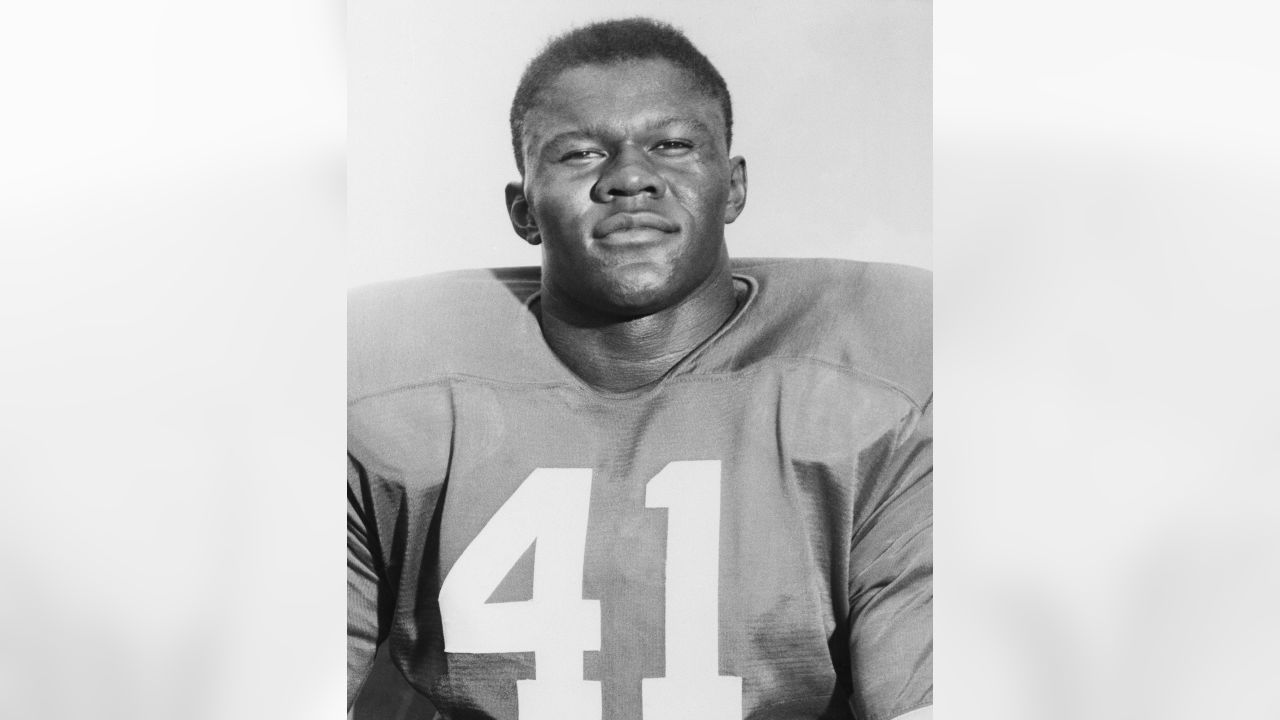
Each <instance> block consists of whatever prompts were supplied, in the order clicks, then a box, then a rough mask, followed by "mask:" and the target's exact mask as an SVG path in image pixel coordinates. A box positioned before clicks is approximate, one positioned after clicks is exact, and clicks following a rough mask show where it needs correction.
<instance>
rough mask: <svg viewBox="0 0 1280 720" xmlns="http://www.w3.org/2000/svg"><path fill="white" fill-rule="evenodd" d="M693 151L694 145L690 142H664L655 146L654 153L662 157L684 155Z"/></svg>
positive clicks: (673, 140) (672, 140) (674, 140)
mask: <svg viewBox="0 0 1280 720" xmlns="http://www.w3.org/2000/svg"><path fill="white" fill-rule="evenodd" d="M692 149H693V143H691V142H689V141H688V140H676V139H670V140H663V141H662V142H660V143H657V144H656V145H654V146H653V151H654V152H656V153H659V154H661V155H683V154H685V153H686V152H688V151H690V150H692Z"/></svg>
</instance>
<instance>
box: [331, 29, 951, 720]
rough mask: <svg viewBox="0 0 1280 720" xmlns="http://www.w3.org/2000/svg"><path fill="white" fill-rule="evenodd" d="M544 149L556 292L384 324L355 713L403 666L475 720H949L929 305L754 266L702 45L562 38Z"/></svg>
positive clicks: (460, 287) (537, 169)
mask: <svg viewBox="0 0 1280 720" xmlns="http://www.w3.org/2000/svg"><path fill="white" fill-rule="evenodd" d="M511 128H512V141H513V147H514V151H515V158H516V163H517V167H518V169H519V171H520V177H521V180H520V181H519V182H514V183H511V184H510V185H508V186H507V188H506V200H507V208H508V210H509V215H510V218H511V222H512V226H513V227H514V229H515V232H516V234H517V235H519V236H520V237H521V238H523V239H524V240H525V241H526V242H529V243H532V244H535V245H538V246H539V247H540V248H541V252H542V266H541V267H540V268H517V269H507V270H494V271H466V272H458V273H451V274H447V275H443V276H436V277H429V278H423V279H417V280H411V281H401V282H394V283H389V284H384V285H380V286H374V287H371V288H367V289H364V290H361V291H357V292H355V293H353V295H352V300H351V306H350V313H349V316H350V321H351V330H350V340H351V349H350V359H349V367H350V379H349V448H348V456H349V461H348V499H349V510H348V543H349V559H348V565H349V580H348V587H349V593H350V595H349V621H348V633H349V649H348V653H349V660H348V671H349V679H348V705H349V706H350V704H351V703H352V702H353V701H354V699H355V697H356V695H357V694H358V693H359V691H360V688H361V686H362V684H363V683H364V680H365V678H366V677H367V674H368V672H369V668H370V665H371V663H372V660H373V658H374V654H375V652H376V649H377V647H378V646H379V644H381V643H388V644H389V650H390V656H391V658H392V661H393V662H394V663H395V664H396V665H397V666H398V667H399V669H400V670H401V672H402V673H403V674H404V676H405V678H406V679H407V680H408V681H409V683H410V684H411V685H413V687H414V688H416V689H417V690H418V691H419V692H421V693H422V694H423V695H425V696H427V697H428V698H429V699H430V700H431V702H432V703H433V705H434V706H435V707H436V709H437V710H438V712H439V713H440V714H441V715H442V716H443V717H446V718H503V719H509V720H550V719H551V718H556V719H558V720H606V719H618V720H623V719H626V720H680V719H687V720H694V719H695V718H696V719H697V720H739V719H741V718H747V717H750V718H759V719H761V720H766V719H768V720H773V719H782V718H859V719H861V720H890V719H891V718H907V717H910V718H916V717H925V716H927V715H928V714H929V713H930V712H931V711H930V707H931V705H932V699H933V690H932V687H933V682H932V598H933V591H932V545H931V538H932V531H931V528H932V501H931V481H932V459H931V457H932V456H931V427H932V426H931V417H932V410H931V408H932V389H931V387H932V385H931V324H930V312H931V308H930V304H931V300H930V297H931V296H930V289H929V277H928V274H927V273H925V272H924V271H920V270H914V269H909V268H905V267H897V266H886V265H873V264H865V263H856V262H848V261H831V260H733V261H731V260H730V259H729V256H728V253H727V251H726V247H725V226H726V225H727V224H729V223H732V222H733V221H734V219H735V218H737V217H738V215H739V214H740V213H741V212H742V210H743V207H744V206H745V204H746V199H747V170H746V163H745V161H744V160H743V158H741V157H736V156H733V155H731V153H730V146H731V140H732V111H731V106H730V99H729V93H728V90H727V88H726V87H725V83H724V80H723V79H722V78H721V76H720V74H719V72H717V71H716V69H715V68H714V67H713V66H712V65H711V63H710V62H709V61H708V60H707V59H706V58H705V57H704V56H703V55H702V54H701V53H700V52H699V51H698V50H697V49H695V48H694V46H693V45H692V44H690V42H689V41H688V40H687V39H686V38H685V37H684V36H683V35H682V34H681V33H679V32H678V31H677V30H675V29H673V28H671V27H670V26H667V25H664V24H661V23H658V22H654V21H650V20H644V19H634V20H623V21H610V22H604V23H598V24H594V25H590V26H587V27H583V28H580V29H576V30H573V31H572V32H569V33H568V34H566V35H564V36H561V37H560V38H557V39H555V40H554V41H553V42H552V43H551V44H550V45H549V46H548V47H547V48H546V49H545V50H544V51H543V52H542V53H541V54H540V55H539V56H538V57H537V58H535V59H534V60H533V62H532V63H531V64H530V65H529V67H528V69H527V70H526V72H525V74H524V76H523V78H522V80H521V82H520V85H519V88H518V90H517V92H516V96H515V101H514V103H513V105H512V110H511Z"/></svg>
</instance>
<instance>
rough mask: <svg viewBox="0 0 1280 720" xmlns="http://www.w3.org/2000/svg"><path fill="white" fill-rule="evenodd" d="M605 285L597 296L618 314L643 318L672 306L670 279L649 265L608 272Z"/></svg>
mask: <svg viewBox="0 0 1280 720" xmlns="http://www.w3.org/2000/svg"><path fill="white" fill-rule="evenodd" d="M608 282H609V285H608V286H607V287H605V288H601V289H602V290H603V292H602V293H601V295H602V296H603V297H604V298H607V301H608V304H609V305H610V306H611V308H610V309H611V310H613V311H614V312H617V313H618V314H620V315H631V316H638V315H647V314H650V313H655V312H658V311H659V310H664V309H666V308H667V307H669V306H671V305H674V304H675V302H674V301H673V300H672V296H673V295H675V294H676V292H675V288H674V278H672V277H671V275H670V274H669V273H666V272H662V271H661V270H660V269H659V268H656V267H653V266H649V265H644V266H641V267H635V266H632V267H628V268H623V269H622V271H621V272H614V273H611V274H610V278H609V281H608Z"/></svg>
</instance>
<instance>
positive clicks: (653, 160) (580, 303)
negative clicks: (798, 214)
mask: <svg viewBox="0 0 1280 720" xmlns="http://www.w3.org/2000/svg"><path fill="white" fill-rule="evenodd" d="M524 152H525V175H524V182H523V185H521V184H516V183H513V184H512V185H511V186H509V187H508V189H507V203H508V208H509V209H510V211H511V217H512V222H513V223H514V224H515V226H516V230H517V232H518V233H520V234H521V235H522V236H523V237H525V239H527V240H529V241H530V242H534V243H538V242H540V243H541V244H542V258H543V262H542V270H543V286H544V288H545V289H546V292H548V293H550V294H552V295H554V296H555V298H556V299H557V300H558V301H560V302H566V303H571V304H573V305H574V306H576V307H578V308H579V309H581V310H586V311H589V312H594V313H601V312H603V313H605V314H609V315H621V316H636V315H644V314H649V313H653V312H657V311H659V310H663V309H666V308H668V307H672V306H674V305H677V304H679V303H680V302H681V301H682V300H684V299H685V298H687V297H689V295H690V294H691V293H693V292H694V291H695V290H697V289H698V288H699V287H700V286H701V285H702V284H703V283H704V282H707V281H708V279H709V278H710V277H711V276H713V275H714V274H715V273H717V272H723V271H725V268H726V265H725V261H726V260H727V255H726V253H725V249H724V226H725V224H726V223H730V222H733V220H734V219H735V218H737V216H738V214H739V213H740V212H741V211H742V207H743V205H744V204H745V202H746V167H745V162H744V161H743V160H742V158H730V157H729V155H728V149H727V147H726V146H725V128H724V118H723V116H722V113H721V110H720V106H719V104H718V103H717V102H716V101H715V100H714V99H712V98H711V97H709V96H708V95H707V94H706V93H704V92H702V91H700V90H699V89H698V88H697V87H696V86H695V85H694V84H693V82H692V81H691V79H690V77H689V76H688V75H687V74H686V72H685V71H684V70H681V69H680V68H678V67H677V66H675V65H673V64H671V63H670V62H668V61H666V60H641V61H628V62H623V63H617V64H611V65H587V66H582V67H578V68H573V69H570V70H567V71H565V72H563V73H561V74H560V76H559V77H558V78H557V79H556V80H555V81H554V82H553V83H552V84H551V85H550V86H549V87H548V88H546V89H545V90H544V91H543V92H542V93H541V94H540V95H539V99H538V102H537V104H536V105H535V106H534V107H533V108H532V109H531V110H530V111H529V113H528V115H527V116H526V119H525V137H524Z"/></svg>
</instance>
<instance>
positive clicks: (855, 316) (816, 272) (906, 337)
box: [734, 259, 933, 406]
mask: <svg viewBox="0 0 1280 720" xmlns="http://www.w3.org/2000/svg"><path fill="white" fill-rule="evenodd" d="M734 271H735V273H737V274H739V275H742V276H745V277H748V278H750V279H751V280H753V281H754V282H755V283H756V285H757V291H756V293H757V296H756V298H755V301H754V303H755V304H756V305H757V307H756V308H755V309H754V311H753V313H752V315H754V316H755V324H756V325H757V327H756V332H758V333H761V334H763V335H765V336H767V337H769V338H770V339H771V342H772V348H771V350H770V352H771V354H773V355H778V354H785V355H789V356H793V357H799V358H807V359H811V360H814V361H818V362H823V363H828V364H832V365H836V366H840V367H844V368H848V369H849V370H852V371H856V372H860V373H864V374H867V375H870V376H873V377H875V378H878V379H880V380H882V381H884V382H886V383H888V384H890V385H893V386H895V387H897V388H898V389H900V390H901V391H903V392H904V393H906V394H907V395H908V396H910V397H911V398H912V400H913V401H914V402H915V403H916V404H917V405H921V406H923V405H925V404H927V403H928V401H929V398H930V397H931V396H932V392H933V275H932V273H930V272H929V271H927V270H922V269H919V268H913V267H907V266H905V265H891V264H886V263H866V262H854V261H850V260H826V259H813V260H810V259H803V260H781V259H744V260H737V261H735V263H734Z"/></svg>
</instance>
